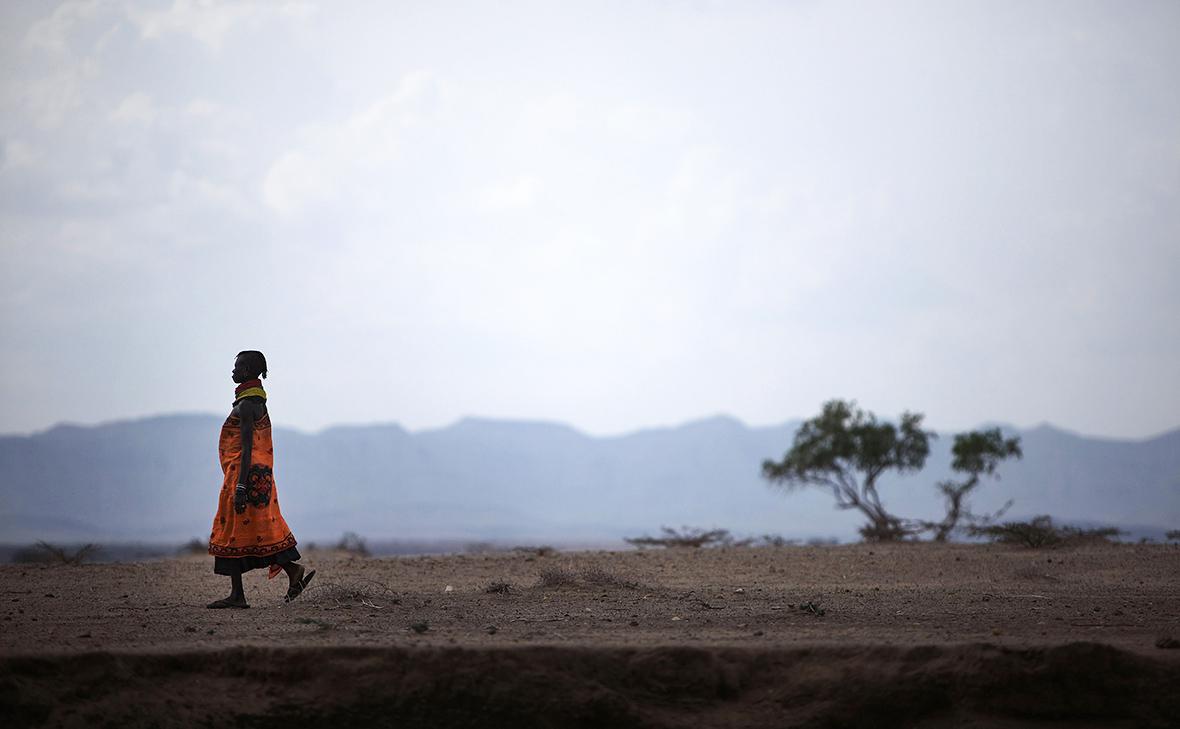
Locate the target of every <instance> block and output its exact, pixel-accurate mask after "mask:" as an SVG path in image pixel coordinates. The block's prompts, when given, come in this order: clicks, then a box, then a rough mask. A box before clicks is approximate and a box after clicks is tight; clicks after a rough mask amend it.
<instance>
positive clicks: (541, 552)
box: [512, 544, 557, 557]
mask: <svg viewBox="0 0 1180 729" xmlns="http://www.w3.org/2000/svg"><path fill="white" fill-rule="evenodd" d="M512 551H513V552H524V553H525V554H531V555H533V556H535V557H548V556H549V555H551V554H557V550H556V549H554V548H553V547H550V546H549V545H548V544H542V545H541V546H539V547H533V546H519V547H513V548H512Z"/></svg>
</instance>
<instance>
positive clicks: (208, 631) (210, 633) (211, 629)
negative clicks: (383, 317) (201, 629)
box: [205, 628, 213, 635]
mask: <svg viewBox="0 0 1180 729" xmlns="http://www.w3.org/2000/svg"><path fill="white" fill-rule="evenodd" d="M205 634H206V635H213V628H209V629H208V630H206V631H205Z"/></svg>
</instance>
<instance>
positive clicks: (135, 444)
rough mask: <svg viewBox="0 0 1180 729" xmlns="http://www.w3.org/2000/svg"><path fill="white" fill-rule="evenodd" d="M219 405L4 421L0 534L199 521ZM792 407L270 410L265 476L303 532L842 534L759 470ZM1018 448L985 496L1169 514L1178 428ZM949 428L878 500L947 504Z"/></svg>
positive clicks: (162, 537) (1058, 434) (80, 536)
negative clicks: (497, 412)
mask: <svg viewBox="0 0 1180 729" xmlns="http://www.w3.org/2000/svg"><path fill="white" fill-rule="evenodd" d="M221 423H222V418H220V417H216V416H211V415H165V416H156V417H150V418H144V419H139V420H130V421H122V422H113V423H106V424H101V425H95V426H75V425H59V426H56V427H53V428H51V429H49V430H47V431H44V432H40V433H35V434H32V435H9V436H0V542H7V543H16V542H25V541H29V540H32V539H48V540H62V541H71V540H144V541H161V542H164V541H183V540H185V539H189V538H191V537H194V536H195V537H198V538H202V539H203V538H204V535H206V534H208V530H209V526H210V524H211V521H212V518H213V513H214V511H215V510H216V502H217V493H218V490H219V489H220V487H221V471H220V467H219V466H218V462H217V439H218V432H219V429H220V426H221ZM797 427H798V422H797V421H795V422H788V423H784V424H782V425H778V426H771V427H749V426H746V425H744V424H743V423H741V422H740V421H738V420H735V419H733V418H730V417H724V416H718V417H712V418H707V419H703V420H698V421H694V422H690V423H687V424H684V425H681V426H678V427H670V428H656V429H648V430H641V431H637V432H634V433H630V434H627V435H621V436H613V437H593V436H589V435H586V434H583V433H581V432H579V431H577V430H575V429H573V428H571V427H568V426H565V425H561V424H557V423H544V422H522V421H503V420H488V419H479V418H467V419H464V420H461V421H459V422H457V423H455V424H453V425H451V426H448V427H445V428H441V429H435V430H423V431H416V432H409V431H407V430H406V429H404V428H402V427H401V426H399V425H396V424H379V425H355V426H339V427H332V428H328V429H326V430H323V431H320V432H318V433H314V434H309V433H304V432H301V431H298V430H293V429H287V428H281V427H276V429H275V432H274V444H275V456H276V463H275V481H276V484H277V487H278V493H279V494H280V495H281V498H282V504H283V513H284V515H285V516H286V518H287V521H288V523H290V525H291V527H292V529H293V530H294V531H295V533H296V536H297V537H299V538H300V539H301V540H304V541H306V540H309V539H333V538H335V537H338V536H339V535H340V534H341V533H342V532H344V531H353V532H357V533H359V534H362V535H364V536H366V537H369V538H371V539H406V540H414V539H421V540H426V539H470V540H501V541H519V542H523V541H526V540H545V541H549V542H553V543H577V542H581V543H591V542H600V543H610V542H612V541H613V542H617V541H618V540H620V539H621V538H622V537H625V536H637V535H640V534H652V533H655V532H656V531H657V530H658V529H659V527H660V526H662V525H669V526H681V525H691V526H699V527H721V528H726V529H729V530H730V531H731V532H733V533H735V534H737V535H761V534H781V535H784V536H787V537H791V538H800V539H807V538H823V537H836V538H839V539H842V540H843V539H852V538H855V536H856V528H857V526H859V524H860V523H861V521H862V520H861V519H860V518H859V517H858V515H857V514H856V513H855V512H849V511H839V510H836V509H835V508H834V506H833V501H832V498H831V496H830V495H829V494H827V493H824V492H822V491H820V490H817V489H814V488H812V489H805V490H803V491H797V492H793V493H786V492H784V491H783V490H782V489H780V488H776V487H772V486H770V485H768V484H767V483H766V481H764V480H763V479H762V478H761V475H760V471H761V464H762V461H763V460H764V459H767V458H773V459H779V458H781V457H782V455H783V454H784V453H785V452H786V450H787V449H788V448H789V447H790V445H791V441H792V438H793V436H794V432H795V429H796V428H797ZM1003 429H1004V431H1005V435H1019V436H1020V437H1021V439H1022V445H1023V449H1024V458H1023V459H1022V460H1020V461H1010V462H1005V463H1004V464H1002V465H1001V467H1000V469H999V474H1000V476H1001V478H1000V479H998V480H989V481H987V482H986V483H985V484H984V485H983V486H981V487H980V488H979V490H978V494H977V496H976V497H975V501H974V506H975V510H976V511H977V512H984V511H988V510H994V509H996V508H998V507H999V506H1001V505H1002V504H1003V503H1004V502H1005V501H1006V500H1007V499H1010V498H1011V499H1014V500H1015V505H1014V506H1013V508H1012V510H1011V512H1010V514H1011V515H1014V516H1016V515H1024V516H1031V515H1034V514H1042V513H1044V514H1051V515H1053V516H1054V517H1055V518H1057V519H1061V520H1066V521H1075V522H1097V523H1102V524H1110V525H1116V526H1123V527H1130V528H1133V529H1137V530H1139V531H1143V530H1144V529H1147V530H1148V531H1151V529H1153V528H1154V529H1158V530H1160V531H1161V532H1162V530H1164V529H1175V528H1178V527H1180V429H1178V430H1173V431H1170V432H1168V433H1165V434H1162V435H1160V436H1157V437H1154V438H1149V439H1144V440H1113V439H1105V438H1093V437H1085V436H1081V435H1077V434H1073V433H1070V432H1067V431H1064V430H1060V429H1057V428H1054V427H1052V426H1049V425H1043V426H1040V427H1036V428H1032V429H1028V430H1018V429H1015V428H1010V427H1005V428H1003ZM951 443H952V436H951V434H943V435H941V436H940V437H939V438H938V439H937V440H935V441H934V442H933V444H932V451H931V455H930V459H929V460H928V462H927V465H926V468H925V469H924V470H923V471H921V472H920V473H918V474H915V475H909V476H905V477H897V476H892V477H886V478H884V479H883V480H882V482H881V485H880V491H881V494H882V498H883V500H884V502H885V504H886V506H887V507H889V509H890V510H891V511H892V512H894V513H897V514H900V515H903V516H908V517H925V518H934V517H937V516H940V515H941V501H940V497H939V496H938V495H937V493H936V491H935V487H934V484H935V483H936V482H937V481H940V480H943V479H946V478H949V477H951V475H952V474H951V471H950V468H949V464H950V454H949V450H950V445H951Z"/></svg>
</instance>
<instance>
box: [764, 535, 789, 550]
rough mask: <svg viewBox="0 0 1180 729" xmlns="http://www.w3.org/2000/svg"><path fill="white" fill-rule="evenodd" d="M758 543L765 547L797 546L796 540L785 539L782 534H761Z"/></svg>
mask: <svg viewBox="0 0 1180 729" xmlns="http://www.w3.org/2000/svg"><path fill="white" fill-rule="evenodd" d="M759 542H760V543H761V544H762V546H765V547H789V546H791V545H792V544H798V543H799V540H798V539H787V538H786V537H784V536H783V535H782V534H763V535H762V536H761V537H760V538H759Z"/></svg>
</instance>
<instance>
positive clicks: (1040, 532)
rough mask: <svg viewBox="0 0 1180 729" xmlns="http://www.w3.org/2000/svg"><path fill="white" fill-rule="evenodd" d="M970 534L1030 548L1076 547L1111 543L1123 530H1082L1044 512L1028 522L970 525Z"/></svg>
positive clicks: (1111, 528) (1103, 528)
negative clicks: (1064, 524) (1061, 524)
mask: <svg viewBox="0 0 1180 729" xmlns="http://www.w3.org/2000/svg"><path fill="white" fill-rule="evenodd" d="M967 533H968V534H969V535H970V536H973V537H983V538H985V539H989V540H991V541H992V542H999V543H1001V544H1019V545H1021V546H1025V547H1031V548H1033V549H1039V548H1041V547H1060V546H1067V545H1068V546H1076V545H1078V544H1085V543H1088V542H1110V541H1112V540H1113V539H1114V537H1117V536H1118V535H1119V534H1121V533H1122V530H1120V529H1117V528H1115V527H1097V528H1094V529H1085V528H1082V527H1074V526H1058V525H1056V524H1054V523H1053V519H1052V518H1051V517H1049V516H1047V515H1041V516H1037V517H1033V518H1032V519H1031V520H1029V521H1008V522H1004V523H1002V524H987V525H973V526H968V527H967Z"/></svg>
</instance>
